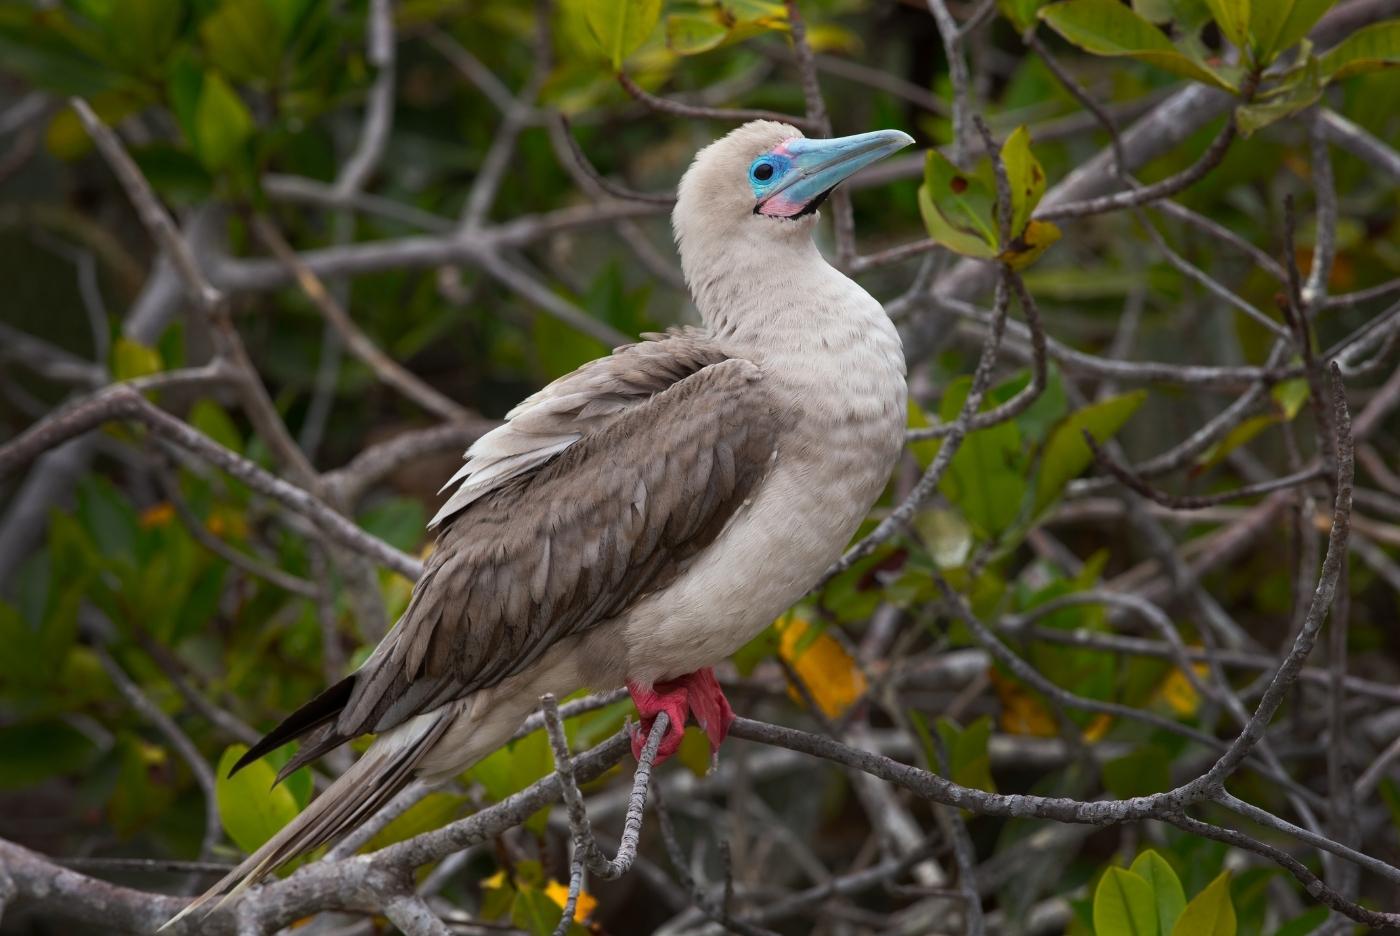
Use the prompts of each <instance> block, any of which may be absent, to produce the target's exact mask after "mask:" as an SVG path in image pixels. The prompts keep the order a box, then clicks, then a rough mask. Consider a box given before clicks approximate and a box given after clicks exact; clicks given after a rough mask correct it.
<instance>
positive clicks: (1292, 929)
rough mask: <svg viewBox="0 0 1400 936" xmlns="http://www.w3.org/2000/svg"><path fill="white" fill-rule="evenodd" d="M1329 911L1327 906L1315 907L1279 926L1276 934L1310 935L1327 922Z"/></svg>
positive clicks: (1291, 935)
mask: <svg viewBox="0 0 1400 936" xmlns="http://www.w3.org/2000/svg"><path fill="white" fill-rule="evenodd" d="M1328 916H1329V912H1328V910H1327V908H1326V907H1313V908H1312V909H1311V910H1309V911H1308V912H1307V913H1304V914H1302V915H1300V916H1296V917H1294V918H1293V919H1291V920H1289V921H1288V922H1287V923H1285V924H1283V925H1282V926H1280V927H1279V928H1278V932H1276V933H1274V936H1308V934H1309V933H1313V932H1316V931H1317V928H1318V927H1319V926H1321V925H1322V924H1323V923H1326V922H1327V917H1328Z"/></svg>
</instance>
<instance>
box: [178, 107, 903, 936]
mask: <svg viewBox="0 0 1400 936" xmlns="http://www.w3.org/2000/svg"><path fill="white" fill-rule="evenodd" d="M912 142H913V140H912V139H911V138H910V137H909V136H908V135H907V134H904V133H901V132H899V131H897V130H882V131H877V132H874V133H863V134H859V135H857V136H849V137H841V138H838V139H828V140H809V139H806V138H804V137H803V136H802V134H801V133H800V132H799V131H798V130H797V129H795V128H793V127H791V126H788V125H786V124H782V123H775V122H771V121H754V122H752V123H749V124H745V125H744V126H742V127H740V128H738V129H737V130H735V131H733V132H732V133H730V134H729V135H728V136H726V137H724V138H723V139H721V140H719V141H717V142H715V143H713V144H711V145H710V146H708V147H706V148H705V149H703V150H701V151H700V153H699V154H697V155H696V157H695V161H694V163H693V164H692V165H691V166H690V168H689V170H687V172H686V173H685V176H684V177H683V178H682V179H681V183H680V189H679V193H678V198H677V201H676V207H675V212H674V214H673V216H672V220H673V226H674V230H675V238H676V244H677V245H678V247H679V250H680V257H681V266H682V269H683V271H684V273H685V279H686V283H687V284H688V285H689V287H690V291H691V295H692V297H693V298H694V301H695V305H696V307H697V308H698V310H699V312H700V317H701V319H702V320H703V322H704V326H703V327H702V328H683V329H679V330H674V331H671V332H668V333H667V334H664V335H648V336H644V337H645V340H643V341H641V342H639V343H637V344H633V345H628V346H625V347H622V348H618V349H617V350H616V351H614V352H613V353H612V354H611V355H610V356H608V357H605V358H601V359H599V360H596V361H592V362H590V363H588V364H585V365H584V366H583V367H580V368H579V369H578V370H576V371H574V372H573V373H571V374H569V375H567V376H565V377H561V378H560V379H558V380H556V381H554V382H553V383H552V384H550V385H549V386H547V387H545V388H544V389H543V390H541V391H540V392H538V393H536V394H535V395H534V396H531V397H530V398H529V399H527V400H525V401H524V402H523V403H521V404H520V405H519V406H517V407H516V408H515V409H514V410H512V411H511V412H510V413H509V414H508V415H507V417H506V422H505V423H504V424H503V425H501V426H500V427H498V428H497V429H495V430H493V431H491V432H490V433H487V434H486V435H485V436H483V437H481V438H480V439H479V440H478V441H477V442H476V443H475V444H474V445H472V447H471V448H470V449H468V450H467V453H466V456H465V463H464V464H463V466H462V469H461V470H460V471H459V472H458V473H457V474H456V476H455V477H453V478H452V480H451V481H449V482H448V485H447V487H451V486H452V485H453V484H456V485H457V487H456V490H455V491H454V492H453V494H452V495H451V497H450V498H448V500H447V502H446V503H445V504H444V505H443V507H442V509H441V510H440V511H439V512H438V514H437V516H435V517H434V518H433V520H432V523H431V524H429V526H430V527H434V528H437V529H439V530H440V533H439V535H438V541H437V548H436V550H435V551H434V552H433V554H432V556H431V557H430V558H429V559H428V561H427V564H426V568H425V569H424V572H423V576H422V578H420V579H419V580H418V583H417V585H416V586H415V588H414V591H413V597H412V600H411V601H410V602H409V605H408V608H407V610H405V611H404V613H403V616H402V617H401V618H400V619H399V621H398V623H397V625H396V626H395V627H394V629H393V630H391V631H390V632H389V634H388V635H387V636H386V637H385V638H384V640H383V641H382V642H381V643H380V644H379V646H378V647H376V648H375V650H374V652H373V654H372V655H371V656H370V657H369V659H368V660H366V662H365V663H364V665H363V666H361V667H360V668H359V669H358V670H357V671H355V672H354V673H353V674H352V675H350V676H348V677H346V678H345V679H343V680H341V681H340V682H339V683H336V684H335V685H334V686H332V687H331V688H329V689H327V690H326V691H325V692H323V693H322V694H321V695H319V696H317V697H316V698H315V699H312V700H311V701H310V702H308V703H306V704H305V705H303V706H302V707H301V708H300V709H298V710H297V711H296V712H294V713H293V714H292V715H291V716H289V717H288V718H287V719H286V720H285V721H284V722H282V724H280V725H278V726H277V727H276V728H275V729H274V730H273V731H272V732H271V733H269V734H268V735H267V736H266V737H265V738H263V739H262V740H261V741H259V742H258V743H257V744H256V745H254V746H253V748H252V749H251V750H250V751H248V753H247V754H246V755H245V756H244V757H243V758H242V760H240V761H239V762H238V764H237V765H236V766H235V767H234V770H235V771H236V770H238V769H239V768H241V767H242V766H244V765H245V764H247V763H250V762H251V761H253V760H255V759H256V758H258V757H261V756H263V755H264V754H266V753H268V752H269V751H271V750H273V749H274V748H277V747H279V746H281V745H283V744H286V743H287V742H289V741H292V740H294V739H298V738H302V739H304V740H303V742H302V746H301V749H300V751H299V752H298V753H297V755H296V756H295V757H293V758H292V759H291V761H289V762H288V763H287V765H286V767H284V768H283V769H282V773H281V774H280V775H279V779H280V778H281V777H282V776H285V775H286V774H288V773H289V772H291V771H293V770H295V769H297V768H298V767H299V766H301V765H302V764H305V763H307V762H309V761H312V760H314V759H316V758H318V757H320V756H322V755H323V754H325V753H327V752H328V751H331V750H332V749H334V748H336V747H338V746H340V745H342V744H344V743H345V742H347V741H349V740H350V739H352V738H356V737H358V736H360V735H364V734H370V733H373V734H375V735H377V737H376V739H375V741H374V743H373V744H371V745H370V747H369V749H368V750H367V751H366V752H365V754H364V755H363V756H362V757H361V758H360V759H359V760H358V761H356V762H355V764H354V765H353V766H352V767H351V768H350V769H349V770H347V771H346V772H345V773H344V774H343V775H342V776H341V777H340V778H339V779H337V780H336V781H335V782H334V783H332V784H331V785H330V787H329V788H328V789H326V790H325V791H324V792H323V793H322V794H321V795H320V796H319V797H317V798H316V799H315V800H313V801H312V802H311V804H310V805H308V806H307V808H306V809H305V810H304V811H303V812H302V813H301V814H300V815H299V816H298V817H297V818H296V819H295V820H293V821H292V822H291V823H290V824H289V825H287V826H286V827H285V828H284V829H282V831H280V832H279V833H278V834H277V835H275V836H273V838H272V839H271V840H270V841H268V842H267V844H265V845H263V846H262V847H261V848H260V849H258V851H257V852H256V853H254V854H253V855H252V856H250V857H249V858H248V859H247V860H245V861H244V862H243V863H242V864H240V865H239V866H238V867H237V868H235V869H234V870H233V871H232V872H231V873H230V874H229V875H228V876H227V877H226V878H224V879H223V880H222V881H220V882H219V883H218V884H216V885H215V886H214V887H213V888H211V889H210V891H209V892H208V893H206V894H205V895H204V896H202V897H200V898H199V899H198V900H196V901H195V902H194V903H193V904H191V905H190V907H189V908H188V909H186V910H185V911H184V913H189V912H190V911H191V910H194V909H196V908H197V907H199V906H201V905H203V904H204V903H206V902H207V901H209V900H211V899H213V898H214V897H217V896H218V895H220V894H223V893H224V892H225V891H229V889H230V888H232V891H231V892H230V894H229V897H232V896H235V895H237V894H238V893H239V892H241V891H242V890H243V889H244V888H246V887H248V886H249V885H250V884H252V883H254V882H256V881H257V880H258V879H259V878H261V877H262V876H264V875H266V874H267V873H268V872H270V871H271V870H273V869H274V868H276V867H278V866H279V865H281V864H283V863H285V862H286V861H289V860H290V859H292V858H294V857H296V856H298V855H302V854H305V853H306V852H308V851H310V850H312V849H314V848H316V847H318V846H320V845H322V844H324V843H326V842H329V841H332V840H334V839H337V838H339V837H340V836H342V835H344V834H345V833H346V832H348V831H349V830H351V829H353V828H354V827H356V826H357V825H359V824H360V823H362V822H363V821H364V820H365V819H367V818H368V817H369V816H370V815H371V814H372V813H373V812H374V811H375V810H377V809H378V808H379V807H380V806H382V805H383V804H384V803H386V802H387V801H388V800H389V799H390V798H391V797H392V796H394V795H395V794H396V793H397V792H399V791H400V790H401V789H403V787H404V786H405V785H406V784H407V783H408V782H409V781H410V780H411V779H413V778H414V777H415V776H418V777H422V778H424V779H426V780H429V781H433V780H437V779H441V778H446V777H450V776H452V775H454V774H457V773H459V772H460V771H462V770H464V769H466V768H467V767H469V766H471V765H472V764H473V763H475V762H476V761H478V760H480V759H481V758H482V757H485V756H486V755H487V754H489V753H491V752H492V751H494V750H495V749H496V748H498V747H499V746H500V745H502V744H503V743H505V741H506V740H508V739H509V738H510V736H511V735H512V734H513V733H514V732H515V730H516V729H517V728H518V727H519V726H520V724H521V722H522V721H523V720H524V719H525V718H526V716H527V715H529V713H530V712H531V710H532V709H534V708H535V706H536V705H537V704H538V702H539V699H540V697H541V696H542V695H543V694H545V693H553V694H554V695H555V696H557V697H560V698H563V697H565V696H567V695H569V694H571V693H573V692H575V691H577V690H579V689H582V688H586V687H587V688H593V689H606V688H610V687H614V686H619V685H623V684H625V685H626V686H627V687H628V689H629V690H630V691H631V694H632V698H633V700H634V701H635V703H636V706H637V710H638V713H639V715H640V718H641V728H640V730H639V731H637V733H636V734H635V735H634V737H633V749H634V752H637V751H640V748H641V744H642V742H643V740H644V739H645V737H646V733H647V732H648V731H649V729H650V727H651V724H652V722H653V721H654V720H655V718H656V716H657V714H658V713H659V712H663V711H664V712H666V713H667V715H668V718H669V727H668V729H667V733H666V736H665V738H664V739H663V741H662V744H661V747H660V750H659V754H658V760H659V759H663V758H665V757H666V756H669V755H670V754H672V753H674V752H675V750H676V748H677V747H678V746H679V745H680V741H681V737H682V733H683V731H684V726H685V723H686V720H687V718H688V717H689V716H694V717H695V720H696V721H697V723H699V724H700V725H701V727H702V728H703V729H704V730H705V732H706V733H707V734H708V736H709V739H710V743H711V745H712V747H714V748H718V746H719V744H720V742H721V741H723V739H724V736H725V734H726V732H727V731H728V729H729V725H730V723H731V722H732V720H733V718H734V715H733V712H732V711H731V709H730V707H729V703H728V702H727V701H726V700H725V698H724V695H723V693H722V692H721V691H720V687H719V683H718V682H717V681H716V680H715V676H714V672H713V671H712V670H711V668H710V667H712V666H713V665H714V664H715V663H718V662H719V661H720V660H722V659H724V658H725V657H727V656H728V655H730V654H731V653H733V652H734V651H735V650H737V649H738V648H739V647H741V646H742V645H743V644H745V643H746V642H747V641H749V640H750V639H752V638H753V637H754V636H755V635H756V634H757V633H759V632H760V631H761V630H762V629H763V628H764V627H766V626H767V625H768V624H769V623H770V622H772V621H773V620H774V619H775V618H776V617H778V616H779V615H780V614H782V613H783V612H784V611H785V610H786V609H787V608H788V607H789V606H790V605H791V604H792V603H793V602H795V601H796V600H797V599H799V598H801V597H802V595H803V594H804V593H805V592H806V591H807V590H808V589H810V588H811V587H812V586H813V585H814V584H815V583H816V582H817V581H818V579H819V578H820V577H821V575H822V572H823V571H824V570H825V569H826V568H827V567H828V566H829V565H830V564H831V563H832V562H833V561H835V560H836V559H837V558H838V557H839V556H840V555H841V551H842V549H843V548H844V547H845V545H846V544H847V542H849V540H850V538H851V536H852V535H853V534H854V533H855V530H856V527H857V525H858V524H859V523H860V521H861V519H862V518H863V517H864V516H865V515H866V512H867V511H868V510H869V509H870V507H871V505H872V504H873V503H874V502H875V499H876V498H877V497H878V496H879V494H880V492H881V490H882V489H883V488H884V486H885V482H886V480H887V479H888V477H889V474H890V471H891V469H892V467H893V465H894V462H895V459H896V458H897V457H898V455H899V452H900V448H901V446H902V443H903V437H904V426H905V406H906V388H905V381H904V376H905V366H904V356H903V352H902V349H901V347H900V341H899V336H898V334H897V333H896V332H895V329H894V326H893V325H892V324H891V322H890V320H889V318H888V316H886V314H885V311H884V309H883V308H881V306H880V303H879V302H877V301H876V300H875V299H874V298H872V297H871V296H870V295H869V294H868V293H866V292H865V290H863V289H862V288H861V287H860V286H858V285H856V284H855V283H854V282H852V281H851V280H850V279H848V278H847V277H846V276H844V275H842V274H841V273H840V272H838V271H837V270H835V269H834V268H832V267H831V266H830V265H828V264H827V262H826V261H825V260H824V259H823V258H822V256H821V253H820V252H819V251H818V250H817V248H816V245H815V244H814V243H813V240H812V232H813V228H814V227H815V224H816V218H817V214H816V212H817V208H818V207H819V206H820V205H821V203H822V202H823V201H824V200H825V198H826V196H827V194H828V193H829V192H830V191H831V189H832V188H833V187H834V186H835V185H836V184H837V183H839V182H841V181H842V180H843V179H845V178H847V177H848V176H850V175H851V174H852V173H854V172H855V171H856V170H858V169H860V168H861V167H863V166H866V165H868V164H870V163H872V162H874V161H876V160H878V159H881V158H882V157H885V156H888V155H889V154H891V153H893V152H895V151H896V150H899V149H901V148H903V147H904V146H907V145H908V144H910V143H912ZM447 487H444V490H446V489H447ZM226 899H228V898H226ZM184 913H182V914H181V916H183V915H184ZM176 919H178V917H177V918H176ZM172 922H173V921H172Z"/></svg>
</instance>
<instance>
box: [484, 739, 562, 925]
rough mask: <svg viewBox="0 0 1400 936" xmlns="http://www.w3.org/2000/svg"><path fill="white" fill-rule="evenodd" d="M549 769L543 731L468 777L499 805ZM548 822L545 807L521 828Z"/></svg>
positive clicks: (539, 829)
mask: <svg viewBox="0 0 1400 936" xmlns="http://www.w3.org/2000/svg"><path fill="white" fill-rule="evenodd" d="M553 770H554V755H553V754H552V753H551V752H550V749H549V738H548V737H547V736H546V735H545V733H544V732H543V731H536V732H532V733H531V734H528V735H526V736H525V737H523V738H521V739H520V740H519V741H514V742H512V743H510V744H507V745H506V746H505V747H503V748H500V749H499V750H497V751H495V752H494V753H492V754H491V755H490V756H488V757H486V758H484V759H483V760H481V761H479V762H477V764H476V766H475V767H473V768H472V769H471V777H472V779H473V780H475V781H477V782H478V783H480V784H481V785H482V786H483V787H484V788H485V789H486V795H487V796H489V797H490V798H491V801H492V802H500V801H501V800H503V799H505V798H506V797H507V796H510V795H511V794H512V793H517V792H519V791H520V790H523V789H525V788H526V787H527V786H529V785H530V784H532V783H534V782H535V781H536V780H538V779H540V778H541V777H543V776H545V775H547V774H549V773H550V772H551V771H553ZM548 819H549V808H548V807H545V808H544V809H541V810H540V811H539V812H537V813H535V814H534V815H533V816H531V817H530V818H529V819H528V820H526V822H525V827H526V828H528V829H530V830H531V831H532V832H543V831H544V826H545V823H546V822H547V821H548ZM557 918H558V915H557V914H556V919H557Z"/></svg>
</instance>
